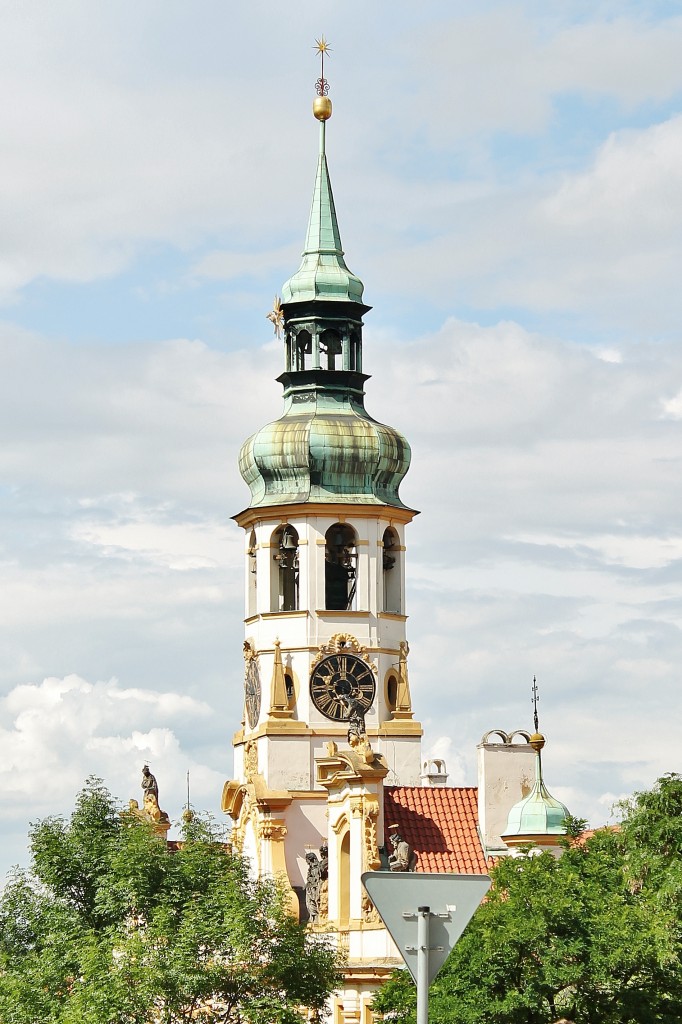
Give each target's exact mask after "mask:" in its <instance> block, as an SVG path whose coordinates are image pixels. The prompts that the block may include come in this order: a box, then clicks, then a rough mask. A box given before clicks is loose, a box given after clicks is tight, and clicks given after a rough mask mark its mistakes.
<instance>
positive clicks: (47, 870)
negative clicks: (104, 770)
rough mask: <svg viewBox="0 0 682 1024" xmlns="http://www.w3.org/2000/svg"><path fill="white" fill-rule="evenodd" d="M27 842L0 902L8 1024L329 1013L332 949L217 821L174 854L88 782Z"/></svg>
mask: <svg viewBox="0 0 682 1024" xmlns="http://www.w3.org/2000/svg"><path fill="white" fill-rule="evenodd" d="M30 838H31V850H32V870H31V871H30V872H19V871H17V872H15V873H14V875H13V876H12V877H11V878H10V880H9V883H8V885H7V886H6V888H5V891H4V894H3V896H2V900H1V901H0V1021H2V1022H3V1024H48V1022H49V1024H151V1022H154V1024H157V1022H158V1024H180V1022H189V1021H192V1022H193V1024H209V1022H215V1024H247V1022H251V1021H258V1022H263V1021H268V1022H272V1024H300V1021H302V1020H307V1019H308V1017H307V1014H306V1011H304V1010H303V1009H302V1008H303V1007H306V1008H308V1009H312V1010H313V1011H322V1009H323V1008H324V1005H325V1001H326V997H327V996H328V994H329V992H330V990H331V989H332V988H333V987H334V985H335V984H336V983H337V981H338V975H337V967H336V961H335V954H334V952H333V951H332V950H331V949H330V948H329V947H328V946H327V945H325V944H324V942H322V941H321V940H320V939H319V938H316V937H313V936H312V935H310V934H309V933H307V932H306V930H305V929H304V928H303V927H301V926H300V925H299V924H298V923H297V922H296V921H295V920H294V919H293V918H292V917H291V915H290V914H289V913H288V912H287V909H286V904H285V900H284V897H283V895H282V893H281V891H280V890H279V889H278V887H277V885H276V883H274V882H267V881H266V882H263V881H254V880H252V879H251V878H250V877H249V874H248V870H247V866H246V865H245V863H244V862H243V861H242V860H241V859H240V858H238V857H235V856H233V855H232V854H230V853H229V852H228V851H227V849H226V847H225V845H224V843H223V842H222V841H221V838H222V837H221V836H220V834H219V832H218V830H217V829H216V828H215V826H213V825H212V824H211V823H210V822H207V821H205V820H202V819H195V820H193V821H192V822H190V823H188V824H187V825H186V831H185V836H184V842H183V843H182V845H181V848H180V849H178V850H177V851H172V850H171V849H169V847H168V846H167V844H166V843H165V841H164V840H162V839H159V838H158V837H156V836H155V835H154V834H153V832H152V831H151V829H150V828H148V827H147V826H146V825H145V824H144V823H141V822H140V821H139V820H137V819H136V818H134V817H132V816H130V815H122V814H121V813H120V812H119V809H118V808H117V806H116V804H115V802H114V801H113V800H112V798H111V795H110V794H109V792H108V791H107V790H106V788H105V787H104V786H103V785H102V783H101V782H100V780H96V779H90V780H88V782H87V784H86V787H85V789H84V790H83V791H82V792H81V794H80V796H79V797H78V800H77V803H76V808H75V810H74V812H73V814H72V815H71V817H70V819H69V820H68V821H65V820H64V819H62V818H49V819H47V820H45V821H42V822H39V823H38V824H36V825H34V826H32V828H31V836H30Z"/></svg>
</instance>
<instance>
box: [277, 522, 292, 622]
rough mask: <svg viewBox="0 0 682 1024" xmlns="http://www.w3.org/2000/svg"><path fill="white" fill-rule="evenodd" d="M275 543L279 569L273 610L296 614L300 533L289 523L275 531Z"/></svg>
mask: <svg viewBox="0 0 682 1024" xmlns="http://www.w3.org/2000/svg"><path fill="white" fill-rule="evenodd" d="M273 542H274V544H275V546H276V548H277V552H276V554H274V555H273V561H274V562H275V564H276V566H277V568H276V571H275V572H274V573H273V579H272V594H271V598H272V599H271V610H272V611H273V612H294V611H297V610H298V577H299V572H298V533H297V532H296V530H295V529H294V527H293V526H290V525H289V523H287V524H286V525H285V526H280V528H279V529H278V530H276V531H275V533H274V534H273Z"/></svg>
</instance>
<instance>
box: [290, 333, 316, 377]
mask: <svg viewBox="0 0 682 1024" xmlns="http://www.w3.org/2000/svg"><path fill="white" fill-rule="evenodd" d="M311 356H312V335H311V334H310V332H309V331H306V330H305V329H303V330H301V331H299V332H298V334H297V335H296V338H295V342H294V361H295V365H294V368H293V369H295V370H308V369H309V368H310V364H311V361H312V360H311Z"/></svg>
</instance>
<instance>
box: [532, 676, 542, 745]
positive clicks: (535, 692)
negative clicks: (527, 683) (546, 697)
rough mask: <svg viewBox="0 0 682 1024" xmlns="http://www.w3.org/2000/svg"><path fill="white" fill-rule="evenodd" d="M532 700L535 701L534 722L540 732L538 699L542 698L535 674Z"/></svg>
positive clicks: (536, 729)
mask: <svg viewBox="0 0 682 1024" xmlns="http://www.w3.org/2000/svg"><path fill="white" fill-rule="evenodd" d="M531 700H532V701H533V724H534V726H535V731H536V732H538V701H539V700H540V696H539V694H538V681H537V679H536V678H535V676H533V696H532V697H531Z"/></svg>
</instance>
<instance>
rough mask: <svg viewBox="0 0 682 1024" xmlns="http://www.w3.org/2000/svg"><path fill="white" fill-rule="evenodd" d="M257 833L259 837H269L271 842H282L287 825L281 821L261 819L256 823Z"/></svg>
mask: <svg viewBox="0 0 682 1024" xmlns="http://www.w3.org/2000/svg"><path fill="white" fill-rule="evenodd" d="M258 835H259V837H260V838H261V839H269V840H272V841H273V842H276V843H280V842H282V841H283V840H284V839H285V837H286V835H287V827H286V825H285V824H284V822H282V821H268V820H267V819H266V820H265V821H261V822H260V823H259V825H258Z"/></svg>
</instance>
